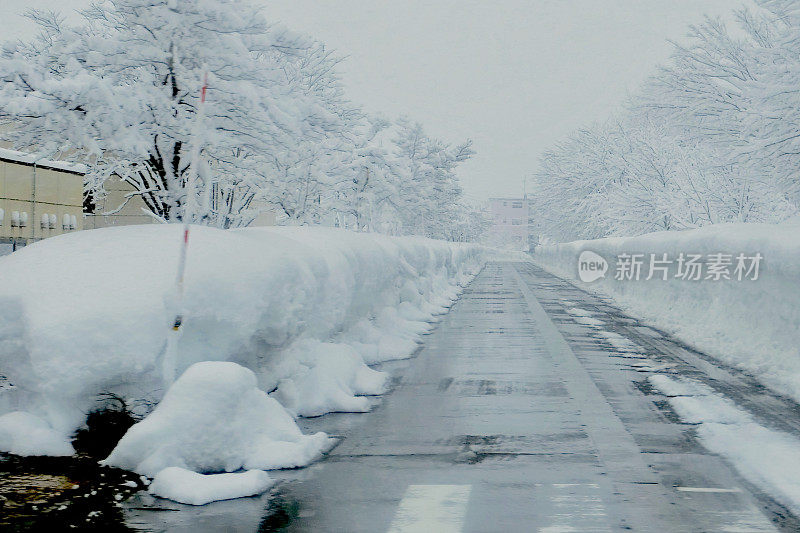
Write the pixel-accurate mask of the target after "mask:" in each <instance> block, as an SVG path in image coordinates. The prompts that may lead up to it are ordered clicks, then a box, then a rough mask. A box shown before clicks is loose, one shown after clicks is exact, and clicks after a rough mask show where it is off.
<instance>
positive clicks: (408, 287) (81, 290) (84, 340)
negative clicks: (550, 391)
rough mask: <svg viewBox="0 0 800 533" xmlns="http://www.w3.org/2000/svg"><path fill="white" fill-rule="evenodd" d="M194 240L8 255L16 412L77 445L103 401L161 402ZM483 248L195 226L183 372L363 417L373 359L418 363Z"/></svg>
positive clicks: (0, 327) (69, 241)
mask: <svg viewBox="0 0 800 533" xmlns="http://www.w3.org/2000/svg"><path fill="white" fill-rule="evenodd" d="M181 238H182V230H181V227H179V226H176V225H146V226H127V227H119V228H106V229H101V230H93V231H83V232H78V233H75V234H71V235H63V236H60V237H55V238H51V239H47V240H45V241H41V242H39V243H36V244H34V245H32V246H29V247H27V248H25V249H24V250H22V251H20V252H17V253H14V254H11V255H10V256H6V257H2V258H0V276H2V280H3V281H2V284H0V360H1V361H2V363H0V374H2V375H4V376H5V377H6V378H7V381H8V383H10V384H11V385H9V386H5V387H1V388H0V415H3V414H5V413H9V412H13V411H25V412H28V413H30V414H31V415H34V416H35V417H38V418H39V419H41V420H42V421H44V422H45V423H46V426H47V427H49V428H51V429H52V430H53V431H54V432H55V435H61V436H62V437H67V436H69V435H70V434H71V433H72V432H73V431H74V430H75V429H76V428H77V427H79V426H80V425H81V424H82V422H83V420H84V418H85V416H86V413H87V412H88V411H89V410H90V409H92V408H93V407H96V403H95V402H96V398H97V395H98V394H99V393H101V392H104V391H105V392H113V393H115V394H118V395H120V396H122V397H125V398H127V399H129V400H139V399H144V400H147V401H149V402H156V401H158V400H160V399H161V397H162V396H163V395H164V392H165V381H166V382H167V383H168V382H169V380H168V379H167V380H165V379H164V377H165V376H164V375H162V374H163V372H164V371H165V369H167V367H168V365H165V364H164V363H165V361H164V357H165V354H166V353H167V352H168V350H167V339H168V336H169V335H172V333H171V332H170V330H169V325H170V324H171V321H172V319H173V318H174V316H175V312H176V308H175V306H174V301H175V298H174V286H175V273H176V270H177V262H178V250H179V246H178V245H179V243H180V241H181ZM483 254H484V251H483V248H481V247H479V246H474V245H468V244H456V243H446V242H442V241H434V240H429V239H423V238H414V237H397V238H392V237H386V236H380V235H375V234H360V233H352V232H347V231H343V230H334V229H326V228H313V229H312V228H248V229H243V230H229V231H222V230H216V229H213V228H208V227H199V226H198V227H193V228H192V232H191V238H190V244H189V255H188V263H187V271H186V293H185V297H184V300H183V315H184V325H183V327H182V328H181V333H180V334H179V335H180V337H179V339H178V342H177V343H176V344H177V346H176V349H175V351H174V353H175V362H174V366H175V368H174V371H175V375H180V374H181V373H182V372H183V371H184V370H185V369H187V368H189V367H190V366H191V365H192V364H194V363H197V362H201V361H232V362H235V363H238V364H240V365H242V366H244V367H246V368H249V369H251V370H252V371H253V372H254V373H255V375H256V377H257V380H258V386H259V388H260V389H261V390H264V391H274V392H273V397H275V398H278V399H280V400H282V401H286V402H287V406H288V407H289V408H290V409H291V411H292V412H293V413H299V414H309V415H310V414H322V413H324V412H329V411H335V410H356V411H358V410H363V408H365V406H364V402H363V401H362V400H363V399H359V398H358V395H363V394H377V393H380V392H382V391H383V386H384V378H383V376H382V375H381V374H379V373H376V372H373V371H372V370H370V369H369V368H367V367H366V366H365V363H364V361H366V362H367V363H374V362H378V361H382V360H387V359H392V358H398V357H407V356H409V355H410V354H411V353H412V352H413V350H414V349H415V348H416V346H417V341H418V340H419V335H420V334H421V333H424V332H425V331H426V330H427V329H429V328H430V325H429V323H428V322H430V321H431V320H433V319H434V317H435V315H436V314H439V313H444V312H446V310H447V308H448V306H449V305H450V304H451V302H452V300H453V299H454V298H455V297H456V296H457V294H458V291H459V286H460V284H463V283H465V282H466V281H468V280H469V279H470V276H471V275H473V274H474V273H475V272H477V270H478V269H479V268H480V265H481V261H482V257H483ZM170 353H172V352H170ZM334 361H335V362H334ZM328 369H333V370H330V371H329V370H328ZM167 371H168V372H169V370H168V369H167ZM0 420H2V419H0ZM30 420H34V419H29V421H30ZM29 425H30V424H29ZM38 429H42V428H38ZM37 431H38V430H37ZM1 432H2V428H0V434H1ZM29 433H30V434H35V433H36V431H32V432H29ZM54 439H55V436H54V435H49V440H50V441H53V440H54ZM0 444H2V442H0ZM14 445H15V446H17V447H18V448H25V447H26V444H25V443H21V442H15V443H14ZM26 449H28V450H29V451H31V450H30V449H29V448H26ZM148 470H149V471H150V469H148Z"/></svg>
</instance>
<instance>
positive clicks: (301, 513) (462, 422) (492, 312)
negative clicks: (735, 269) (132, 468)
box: [128, 262, 800, 533]
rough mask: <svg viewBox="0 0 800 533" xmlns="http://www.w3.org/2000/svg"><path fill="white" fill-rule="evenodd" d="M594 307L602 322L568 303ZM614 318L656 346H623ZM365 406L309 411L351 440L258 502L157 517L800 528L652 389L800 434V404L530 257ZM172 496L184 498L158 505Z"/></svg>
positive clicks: (191, 524) (282, 523) (453, 319)
mask: <svg viewBox="0 0 800 533" xmlns="http://www.w3.org/2000/svg"><path fill="white" fill-rule="evenodd" d="M574 308H580V309H583V310H586V311H590V312H591V314H592V316H593V318H594V320H586V319H582V318H581V317H576V316H575V315H574V314H570V313H568V312H567V309H574ZM601 331H610V332H616V333H618V334H619V335H622V336H623V337H626V338H628V339H631V340H632V341H634V342H635V343H636V344H638V345H639V346H642V347H644V348H645V350H644V352H645V353H643V354H641V355H636V356H632V355H631V354H629V353H621V352H620V351H618V349H617V348H615V346H614V345H613V344H609V341H608V339H607V337H606V336H603V335H601V334H600V332H601ZM385 369H386V370H388V371H390V372H391V373H392V375H393V376H394V387H393V391H392V392H391V393H390V394H387V395H386V396H385V397H384V398H383V399H382V400H381V401H380V402H379V403H378V405H377V406H376V408H375V409H374V410H373V411H372V412H370V413H368V414H358V415H356V414H333V415H328V416H325V417H320V418H317V419H306V420H301V424H302V426H303V427H304V429H305V430H307V431H327V432H328V433H330V434H332V435H336V436H339V437H340V438H341V441H340V444H339V445H338V446H337V447H336V448H335V449H333V450H332V451H331V452H330V454H329V455H328V456H327V457H326V458H324V459H323V460H322V461H320V462H318V463H317V464H315V465H313V466H311V467H309V468H307V469H302V470H296V471H285V472H278V473H275V476H276V477H279V478H281V480H282V481H281V483H280V484H279V485H278V487H277V488H276V490H274V491H273V492H272V493H270V494H267V495H264V496H263V497H261V498H249V499H243V500H236V501H230V502H219V503H215V504H212V505H209V506H205V507H203V508H199V509H189V508H187V507H186V506H180V505H177V504H174V503H171V502H163V501H158V500H152V499H148V497H147V496H142V497H140V498H139V499H138V500H136V501H134V503H132V504H129V510H128V517H129V525H130V526H131V527H134V528H138V529H142V530H146V531H192V532H193V533H197V532H201V531H297V532H300V531H314V532H317V531H334V532H339V531H341V532H369V533H373V532H386V531H391V532H405V531H420V532H422V531H424V532H449V531H453V532H459V531H464V532H514V531H520V532H533V531H541V532H581V533H591V532H609V531H629V530H632V531H657V532H712V531H727V532H733V531H748V532H762V531H799V530H800V522H798V521H797V518H796V517H794V516H793V515H792V514H791V513H789V512H788V511H787V510H786V509H784V508H783V507H781V506H780V505H779V504H777V503H776V502H775V501H773V500H772V499H771V498H770V497H769V496H768V495H766V494H764V493H762V492H760V491H759V490H757V489H756V488H755V487H753V486H751V485H750V484H749V483H747V482H746V481H745V480H743V479H742V478H741V477H740V476H739V475H738V474H737V473H736V471H735V470H734V469H733V468H732V467H731V466H730V465H728V464H727V463H726V462H725V461H724V460H723V459H721V458H720V457H718V456H716V455H714V454H711V453H709V452H707V451H706V450H705V449H704V448H703V447H702V446H701V445H700V444H699V443H698V441H697V440H696V438H695V436H694V426H692V425H688V424H683V423H680V421H679V419H678V418H677V417H676V416H675V414H674V413H673V412H672V411H671V410H670V409H669V406H668V404H667V402H666V401H665V398H664V397H663V396H660V395H659V394H658V393H657V392H655V391H653V390H652V389H651V388H649V387H648V386H647V376H648V375H649V374H650V373H652V372H653V371H655V370H664V369H669V371H670V372H673V373H677V374H679V375H685V376H689V377H691V378H692V379H695V380H700V381H703V382H705V383H706V384H708V385H709V386H711V387H712V388H714V389H716V390H718V391H720V392H721V393H723V394H725V395H726V396H727V397H729V398H731V399H733V400H734V401H736V402H737V404H738V405H739V406H740V407H742V408H744V409H747V410H748V411H749V412H750V413H752V414H753V416H754V417H756V419H757V420H759V421H760V422H762V423H763V424H764V425H767V426H769V427H773V428H776V429H780V430H783V431H786V432H790V433H792V434H795V435H800V416H798V406H797V405H796V404H794V403H792V402H790V401H788V400H786V399H784V398H781V397H779V396H777V395H774V394H772V393H770V392H769V391H767V390H766V389H764V388H763V387H762V386H761V385H759V384H758V383H757V382H756V381H755V380H754V379H752V378H750V377H749V376H747V375H745V374H743V373H742V372H739V371H737V370H734V369H731V368H728V367H725V366H724V365H722V364H720V363H718V362H716V361H714V360H713V359H711V358H708V357H706V356H704V355H702V354H699V353H696V352H694V351H692V350H691V349H689V348H687V347H685V346H682V345H680V344H679V343H676V342H675V341H673V340H670V339H669V338H667V337H666V336H664V335H663V334H661V333H660V332H658V331H656V330H654V329H651V328H648V327H646V326H643V325H641V324H639V323H638V322H637V321H636V320H633V319H631V318H629V317H626V316H625V315H624V314H622V313H621V312H620V311H619V310H618V309H617V308H615V307H614V306H613V305H611V304H610V303H609V302H608V301H605V300H603V299H601V298H598V297H596V296H591V295H589V294H587V293H585V292H583V291H582V290H579V289H577V288H575V287H574V286H572V285H571V284H569V283H566V282H564V281H562V280H560V279H559V278H556V277H554V276H552V275H550V274H547V273H546V272H544V271H542V270H541V269H539V268H537V267H535V266H534V265H532V264H530V263H523V262H498V263H490V264H489V265H488V266H487V267H486V268H485V269H484V270H483V271H482V272H481V274H480V275H478V276H477V278H476V279H475V280H474V281H473V283H472V284H471V285H470V286H469V287H468V288H467V289H466V290H465V291H464V293H463V294H462V296H461V298H460V299H459V301H458V302H457V303H456V304H455V305H454V306H453V308H452V310H451V311H450V313H449V314H448V315H446V316H445V317H444V319H443V320H442V322H441V323H440V324H439V325H438V326H437V328H436V329H435V330H434V331H433V332H432V333H431V334H429V335H427V336H426V337H425V342H424V345H423V346H421V348H420V350H419V352H418V353H417V354H416V356H415V357H414V358H413V359H410V360H408V361H405V362H399V363H392V364H387V365H386V366H385ZM152 508H156V509H175V510H173V511H164V510H161V511H154V510H152Z"/></svg>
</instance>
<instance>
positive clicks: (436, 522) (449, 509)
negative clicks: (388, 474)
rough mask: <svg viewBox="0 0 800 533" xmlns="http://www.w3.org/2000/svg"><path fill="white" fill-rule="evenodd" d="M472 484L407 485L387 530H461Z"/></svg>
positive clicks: (451, 532)
mask: <svg viewBox="0 0 800 533" xmlns="http://www.w3.org/2000/svg"><path fill="white" fill-rule="evenodd" d="M471 490H472V485H409V487H408V489H406V493H405V494H404V495H403V499H402V500H401V501H400V506H399V507H398V508H397V513H396V514H395V515H394V521H392V525H391V527H390V528H389V533H415V532H420V533H423V532H424V533H429V532H431V531H436V532H437V533H461V529H462V527H463V526H464V516H465V515H466V514H467V502H468V501H469V494H470V491H471Z"/></svg>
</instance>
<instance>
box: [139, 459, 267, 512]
mask: <svg viewBox="0 0 800 533" xmlns="http://www.w3.org/2000/svg"><path fill="white" fill-rule="evenodd" d="M272 485H273V481H272V478H270V477H269V474H267V473H266V472H264V471H263V470H248V471H247V472H237V473H235V474H211V475H204V474H198V473H197V472H192V471H191V470H186V469H183V468H178V467H177V466H172V467H170V468H165V469H164V470H162V471H161V472H159V473H158V475H156V477H155V479H154V480H153V482H152V483H151V484H150V488H149V490H148V492H150V494H152V495H154V496H158V497H160V498H167V499H170V500H174V501H176V502H180V503H185V504H188V505H205V504H207V503H210V502H215V501H219V500H232V499H234V498H244V497H246V496H255V495H256V494H261V493H262V492H264V491H266V490H267V489H268V488H270V487H271V486H272Z"/></svg>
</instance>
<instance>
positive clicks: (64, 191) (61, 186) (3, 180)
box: [0, 158, 83, 248]
mask: <svg viewBox="0 0 800 533" xmlns="http://www.w3.org/2000/svg"><path fill="white" fill-rule="evenodd" d="M0 209H2V210H3V213H2V214H3V217H2V220H0V242H2V243H3V244H5V245H6V246H5V247H4V248H7V247H8V244H9V243H12V242H13V243H15V244H18V245H25V244H28V243H30V242H31V241H34V240H38V239H43V238H47V237H52V236H55V235H60V234H62V233H69V232H73V231H78V230H81V229H83V175H82V174H80V173H77V172H70V171H66V170H63V169H55V168H48V167H47V166H45V165H41V166H39V165H33V164H29V163H26V162H20V161H11V160H8V159H5V158H0ZM15 211H16V212H18V213H20V215H22V213H27V222H25V224H24V226H23V227H19V225H15V226H12V219H13V218H14V217H13V214H14V212H15ZM42 215H47V218H48V222H47V223H46V224H44V227H43V224H42ZM51 215H54V216H55V223H54V224H52V225H51V224H50V218H52V217H51ZM64 215H68V216H69V217H70V223H68V224H67V226H66V227H65V225H64V222H65V220H64ZM72 217H75V219H74V221H75V226H74V229H73V228H72V227H71V221H72ZM20 218H22V216H21V217H20ZM20 222H21V221H20Z"/></svg>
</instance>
